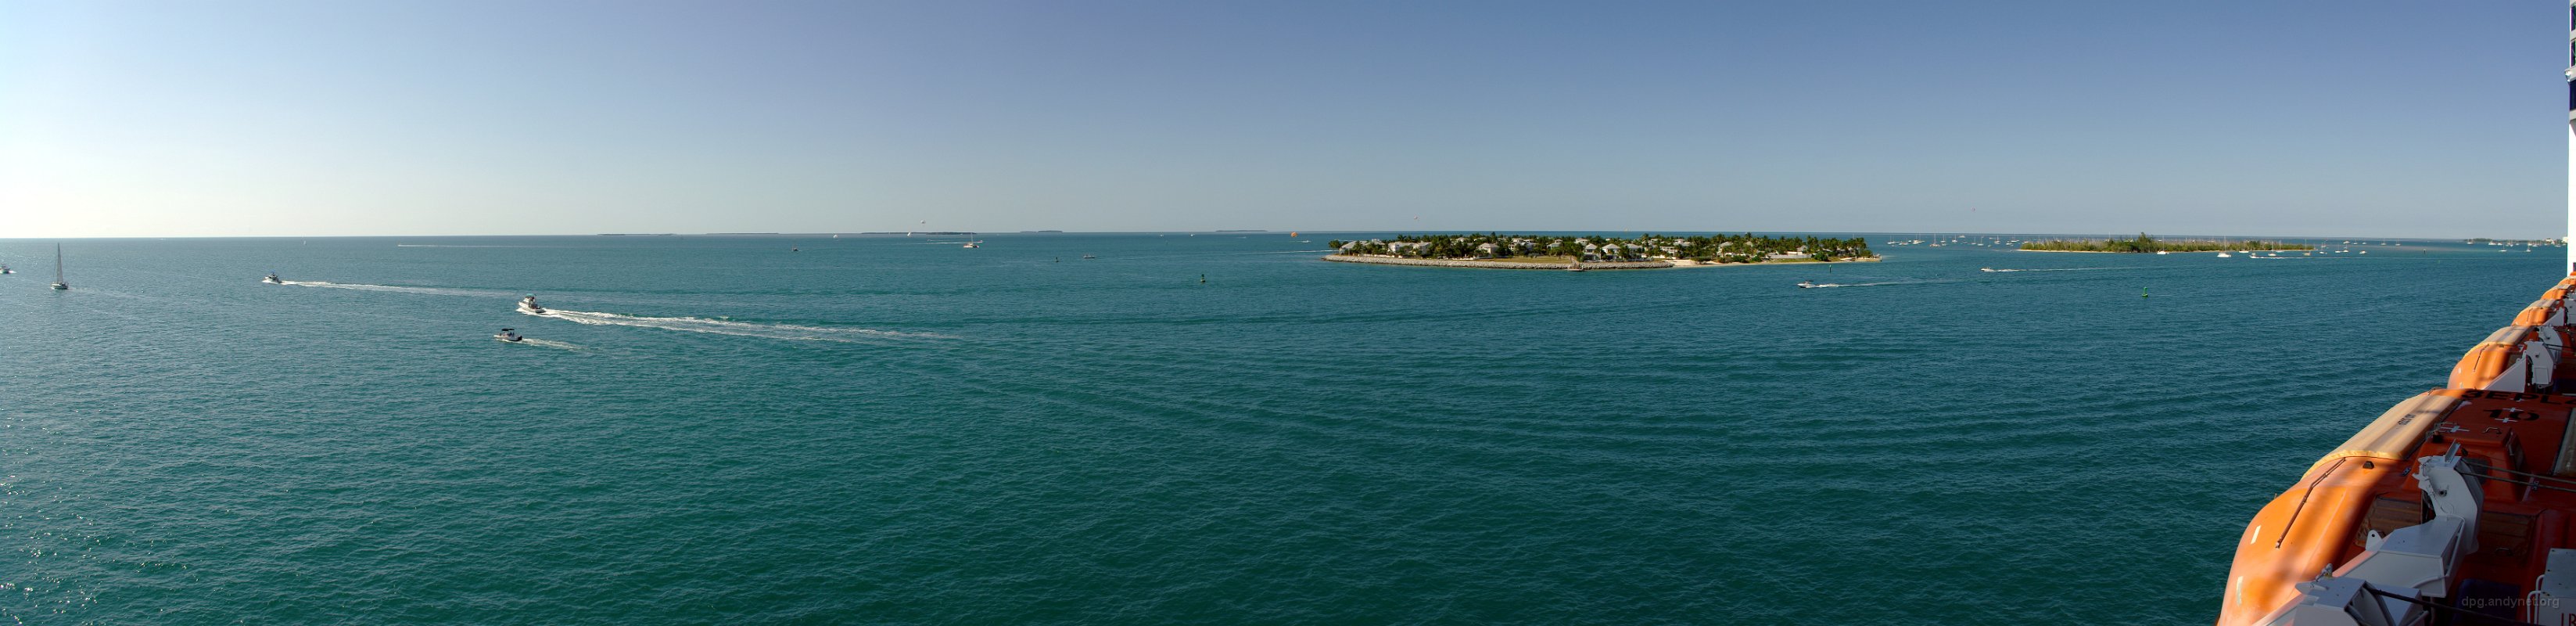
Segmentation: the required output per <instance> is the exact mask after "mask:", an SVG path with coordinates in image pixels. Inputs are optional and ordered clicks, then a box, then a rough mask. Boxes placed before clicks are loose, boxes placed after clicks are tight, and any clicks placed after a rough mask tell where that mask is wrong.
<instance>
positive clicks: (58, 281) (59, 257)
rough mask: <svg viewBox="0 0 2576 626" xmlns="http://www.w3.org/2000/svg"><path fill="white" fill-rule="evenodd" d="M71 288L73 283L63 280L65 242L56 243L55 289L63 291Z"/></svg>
mask: <svg viewBox="0 0 2576 626" xmlns="http://www.w3.org/2000/svg"><path fill="white" fill-rule="evenodd" d="M71 288H72V284H71V283H67V282H63V244H59V243H58V244H54V290H55V291H63V290H68V289H71Z"/></svg>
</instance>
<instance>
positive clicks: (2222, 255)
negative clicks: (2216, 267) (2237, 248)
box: [2218, 252, 2235, 259]
mask: <svg viewBox="0 0 2576 626" xmlns="http://www.w3.org/2000/svg"><path fill="white" fill-rule="evenodd" d="M2234 256H2235V255H2232V254H2228V253H2225V252H2220V253H2218V258H2222V259H2225V258H2232V257H2234Z"/></svg>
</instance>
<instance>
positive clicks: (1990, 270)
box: [1977, 267, 1995, 272]
mask: <svg viewBox="0 0 2576 626" xmlns="http://www.w3.org/2000/svg"><path fill="white" fill-rule="evenodd" d="M1977 271H1980V272H1992V271H1995V268H1991V267H1980V268H1977Z"/></svg>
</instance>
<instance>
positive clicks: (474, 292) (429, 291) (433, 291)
mask: <svg viewBox="0 0 2576 626" xmlns="http://www.w3.org/2000/svg"><path fill="white" fill-rule="evenodd" d="M278 284H281V285H291V286H296V287H329V288H332V289H356V290H359V291H390V292H394V293H417V294H426V295H433V296H471V297H478V298H482V297H492V296H509V295H510V292H507V291H495V290H491V289H447V288H443V287H399V286H394V285H365V284H342V283H329V282H322V281H318V280H289V281H281V282H279V283H278Z"/></svg>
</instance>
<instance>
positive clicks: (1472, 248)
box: [1323, 233, 1878, 270]
mask: <svg viewBox="0 0 2576 626" xmlns="http://www.w3.org/2000/svg"><path fill="white" fill-rule="evenodd" d="M1327 245H1330V246H1332V248H1333V249H1334V251H1335V253H1334V254H1332V255H1328V256H1325V257H1323V258H1324V260H1326V261H1342V262H1348V263H1379V264H1386V265H1436V266H1443V267H1481V268H1495V269H1575V270H1584V269H1648V268H1664V267H1702V266H1717V265H1752V264H1757V263H1843V262H1856V261H1857V262H1866V261H1877V260H1878V254H1877V253H1874V252H1870V250H1869V242H1868V241H1865V240H1863V239H1860V238H1857V237H1855V238H1851V239H1834V238H1825V237H1768V236H1761V235H1755V234H1752V233H1745V234H1741V235H1691V236H1665V235H1653V234H1647V235H1640V236H1637V237H1630V238H1620V237H1599V236H1581V237H1576V236H1566V235H1504V234H1499V233H1485V234H1464V235H1397V236H1395V237H1393V238H1389V239H1370V240H1366V241H1342V240H1338V239H1337V240H1333V241H1330V242H1327Z"/></svg>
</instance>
